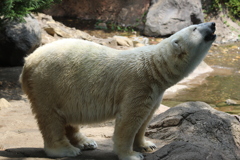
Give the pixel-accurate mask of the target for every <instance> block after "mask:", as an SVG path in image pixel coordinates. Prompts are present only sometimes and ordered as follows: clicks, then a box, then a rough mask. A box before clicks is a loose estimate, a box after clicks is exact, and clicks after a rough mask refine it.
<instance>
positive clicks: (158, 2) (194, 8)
mask: <svg viewBox="0 0 240 160" xmlns="http://www.w3.org/2000/svg"><path fill="white" fill-rule="evenodd" d="M203 21H204V20H203V12H202V4H201V0H155V1H154V3H153V4H152V5H151V7H150V9H149V11H148V14H147V19H146V23H145V29H144V34H145V35H147V36H167V35H171V34H174V33H175V32H177V31H179V30H181V29H183V28H185V27H187V26H189V25H192V24H199V23H202V22H203Z"/></svg>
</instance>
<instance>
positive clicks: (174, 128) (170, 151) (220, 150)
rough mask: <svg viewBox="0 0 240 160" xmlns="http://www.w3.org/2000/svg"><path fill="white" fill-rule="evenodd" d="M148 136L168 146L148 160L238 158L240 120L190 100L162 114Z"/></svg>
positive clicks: (239, 152)
mask: <svg viewBox="0 0 240 160" xmlns="http://www.w3.org/2000/svg"><path fill="white" fill-rule="evenodd" d="M146 135H147V136H148V137H150V138H154V139H159V140H160V141H162V144H163V145H165V146H163V147H162V148H160V149H159V150H158V151H156V152H154V153H153V154H150V155H147V156H146V160H150V159H151V160H157V159H161V160H169V159H171V160H193V159H194V160H203V159H204V160H219V159H221V160H230V159H231V160H239V159H240V122H239V121H238V120H237V119H236V118H235V117H234V116H232V115H229V114H227V113H224V112H220V111H217V110H215V109H213V108H212V107H211V106H209V105H208V104H206V103H204V102H188V103H183V104H180V105H178V106H176V107H173V108H171V109H169V110H167V111H166V112H164V113H162V114H160V115H159V116H157V117H156V118H155V119H153V121H152V123H151V124H150V126H149V130H148V131H147V132H146Z"/></svg>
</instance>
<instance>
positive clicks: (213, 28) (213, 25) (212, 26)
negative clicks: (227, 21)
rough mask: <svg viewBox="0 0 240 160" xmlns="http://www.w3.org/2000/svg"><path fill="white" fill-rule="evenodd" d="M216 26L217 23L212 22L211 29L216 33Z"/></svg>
mask: <svg viewBox="0 0 240 160" xmlns="http://www.w3.org/2000/svg"><path fill="white" fill-rule="evenodd" d="M215 26H216V24H215V22H211V26H210V27H211V29H212V30H213V31H215V30H216V27H215Z"/></svg>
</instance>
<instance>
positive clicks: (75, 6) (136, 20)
mask: <svg viewBox="0 0 240 160" xmlns="http://www.w3.org/2000/svg"><path fill="white" fill-rule="evenodd" d="M149 5H150V0H128V1H122V0H101V1H99V0H91V1H89V0H81V1H76V0H62V2H61V3H59V4H56V5H54V6H53V7H51V8H50V9H48V10H46V11H45V13H46V14H50V15H52V16H58V17H64V16H65V17H75V18H80V19H87V20H104V21H115V22H118V23H119V24H120V25H131V26H138V25H141V22H142V18H143V17H144V15H145V13H146V12H147V10H148V8H149Z"/></svg>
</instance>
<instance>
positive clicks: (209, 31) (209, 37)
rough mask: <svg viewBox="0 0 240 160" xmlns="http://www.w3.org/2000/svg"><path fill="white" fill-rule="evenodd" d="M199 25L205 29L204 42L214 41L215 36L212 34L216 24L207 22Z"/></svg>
mask: <svg viewBox="0 0 240 160" xmlns="http://www.w3.org/2000/svg"><path fill="white" fill-rule="evenodd" d="M200 25H203V27H204V28H205V29H204V31H203V32H206V35H205V38H204V40H205V41H214V40H215V39H216V34H214V32H215V31H216V24H215V23H214V22H208V23H202V24H200Z"/></svg>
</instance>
